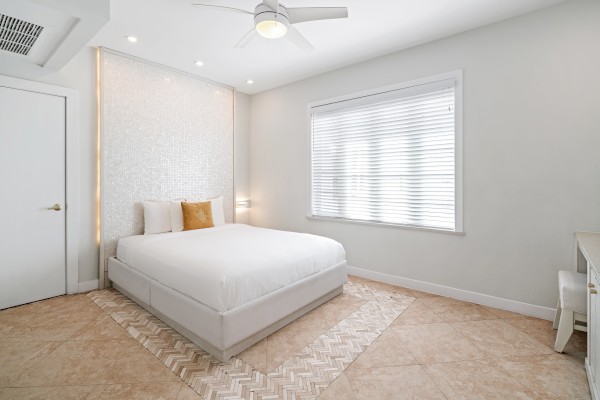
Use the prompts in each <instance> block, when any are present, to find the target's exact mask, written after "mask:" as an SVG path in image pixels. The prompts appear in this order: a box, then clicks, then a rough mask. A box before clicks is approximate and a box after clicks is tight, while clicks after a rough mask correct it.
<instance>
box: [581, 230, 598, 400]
mask: <svg viewBox="0 0 600 400" xmlns="http://www.w3.org/2000/svg"><path fill="white" fill-rule="evenodd" d="M575 237H576V239H577V272H582V273H587V276H588V313H587V326H588V334H587V357H586V359H585V370H586V372H587V377H588V382H589V384H590V391H591V392H592V398H593V399H594V400H600V396H599V395H600V293H598V291H600V274H599V272H600V233H593V232H576V233H575Z"/></svg>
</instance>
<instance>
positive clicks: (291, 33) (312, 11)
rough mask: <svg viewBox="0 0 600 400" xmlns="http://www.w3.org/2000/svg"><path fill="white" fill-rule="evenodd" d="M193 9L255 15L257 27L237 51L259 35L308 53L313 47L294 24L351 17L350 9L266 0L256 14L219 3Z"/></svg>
mask: <svg viewBox="0 0 600 400" xmlns="http://www.w3.org/2000/svg"><path fill="white" fill-rule="evenodd" d="M193 5H194V6H199V7H209V8H214V9H217V10H221V11H229V12H235V13H241V14H249V15H253V16H254V28H253V29H252V30H251V31H249V32H248V33H246V34H245V35H244V36H243V37H242V39H241V40H240V41H239V42H238V43H237V44H236V45H235V47H237V48H241V47H245V46H246V45H247V44H248V43H249V42H250V41H251V40H252V39H254V38H255V37H256V35H257V34H259V35H261V36H263V37H266V38H269V39H278V38H281V37H284V36H285V37H286V38H287V39H288V40H289V41H290V42H292V43H293V44H295V45H296V46H298V47H299V48H301V49H302V50H304V51H306V52H309V51H312V50H313V49H314V47H313V46H312V44H310V42H309V41H308V40H306V38H305V37H304V36H302V34H301V33H300V32H298V30H297V29H296V28H294V27H293V26H292V24H297V23H299V22H306V21H317V20H321V19H335V18H348V8H347V7H298V8H291V7H290V8H288V7H285V6H284V5H283V4H280V3H279V0H263V2H262V3H260V4H258V5H257V6H256V8H255V9H254V12H251V11H246V10H243V9H241V8H235V7H225V6H219V5H216V4H206V3H193Z"/></svg>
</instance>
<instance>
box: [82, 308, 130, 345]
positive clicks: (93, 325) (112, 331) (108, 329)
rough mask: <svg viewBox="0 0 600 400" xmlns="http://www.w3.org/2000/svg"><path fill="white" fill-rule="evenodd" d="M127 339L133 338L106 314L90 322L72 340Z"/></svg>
mask: <svg viewBox="0 0 600 400" xmlns="http://www.w3.org/2000/svg"><path fill="white" fill-rule="evenodd" d="M110 339H121V340H127V339H131V340H133V338H132V337H131V335H129V334H128V333H127V332H126V331H125V329H123V328H122V327H121V325H119V324H118V323H117V322H116V321H115V320H113V319H112V318H111V317H109V316H108V315H106V314H103V315H101V316H99V317H97V318H96V319H95V320H93V321H90V322H88V324H87V325H86V326H84V327H83V328H81V329H80V330H79V331H78V332H77V333H76V334H75V335H73V336H72V337H71V338H70V340H110Z"/></svg>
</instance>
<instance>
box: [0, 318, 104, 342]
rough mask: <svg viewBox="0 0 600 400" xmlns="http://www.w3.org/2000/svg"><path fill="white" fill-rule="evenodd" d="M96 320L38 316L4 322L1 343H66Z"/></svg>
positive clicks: (1, 330) (0, 331)
mask: <svg viewBox="0 0 600 400" xmlns="http://www.w3.org/2000/svg"><path fill="white" fill-rule="evenodd" d="M93 318H96V317H95V316H94V317H92V318H86V319H78V318H77V317H64V316H54V315H52V314H49V315H45V316H38V317H36V318H35V319H33V320H30V321H24V320H23V319H22V318H20V317H18V318H14V319H8V320H7V321H3V322H2V323H1V327H0V342H38V341H50V342H57V341H65V340H67V339H69V338H70V337H72V336H73V335H74V334H75V333H77V332H78V331H79V330H81V329H82V328H83V327H84V326H86V325H88V324H89V323H90V320H91V319H93Z"/></svg>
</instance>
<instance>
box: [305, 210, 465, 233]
mask: <svg viewBox="0 0 600 400" xmlns="http://www.w3.org/2000/svg"><path fill="white" fill-rule="evenodd" d="M306 218H307V219H310V220H314V221H327V222H343V223H347V224H356V225H367V226H384V227H388V228H398V229H408V230H413V231H424V232H435V233H447V234H450V235H457V236H465V235H466V233H465V232H464V231H449V230H446V229H436V228H425V227H421V226H414V225H402V224H390V223H385V222H366V221H357V220H353V219H344V218H330V217H318V216H314V215H307V216H306Z"/></svg>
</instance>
